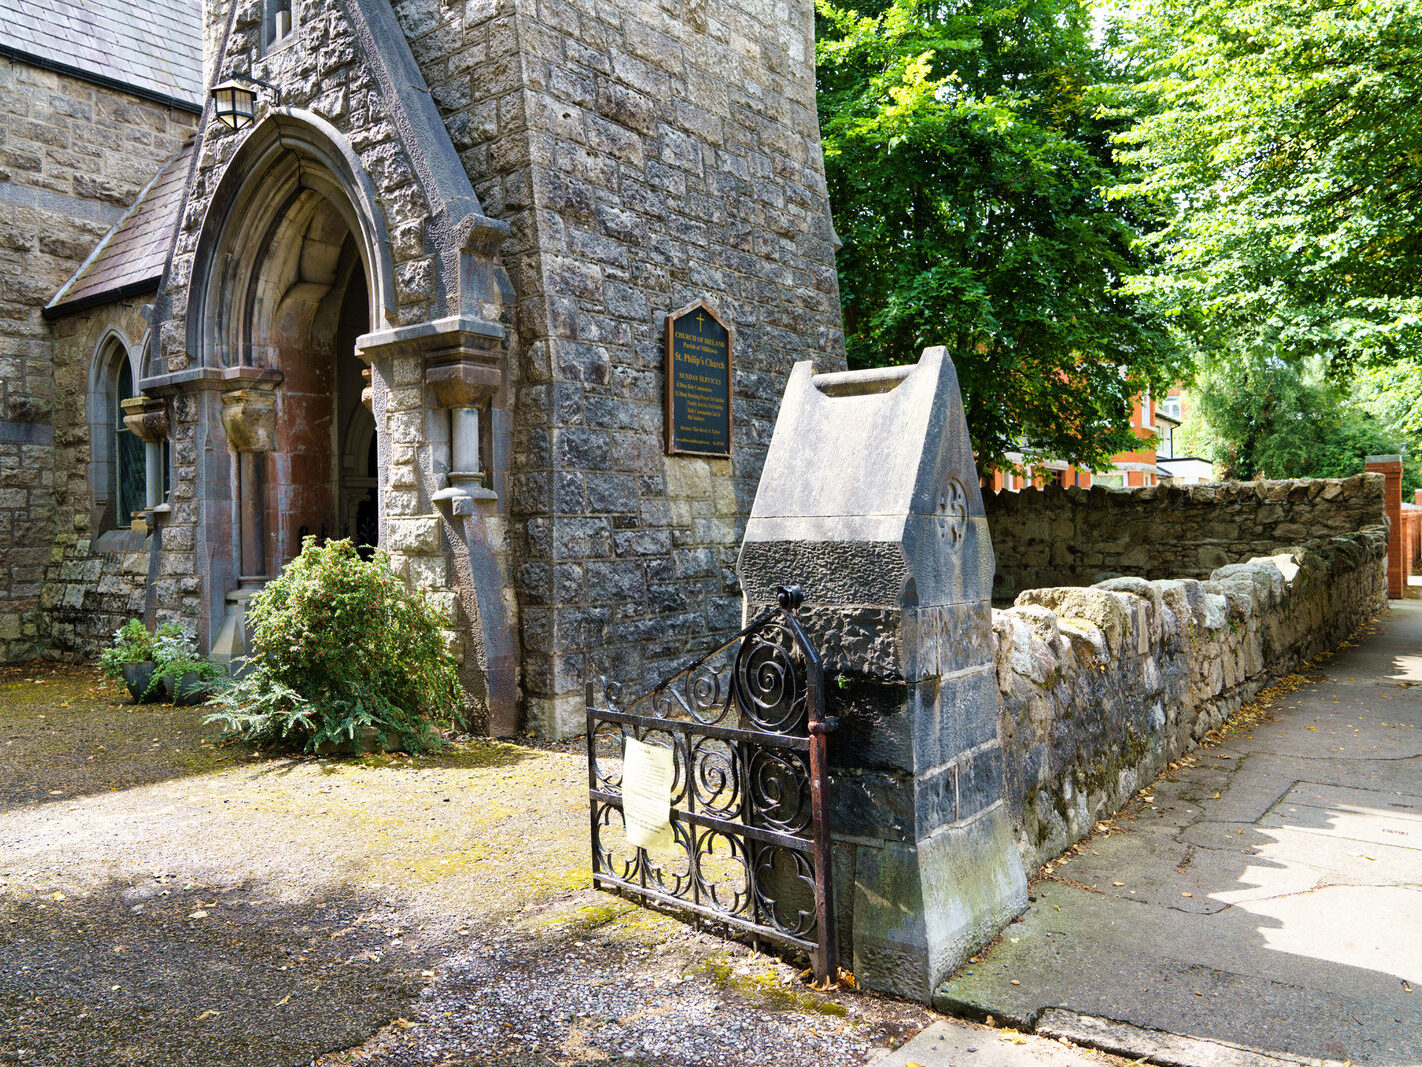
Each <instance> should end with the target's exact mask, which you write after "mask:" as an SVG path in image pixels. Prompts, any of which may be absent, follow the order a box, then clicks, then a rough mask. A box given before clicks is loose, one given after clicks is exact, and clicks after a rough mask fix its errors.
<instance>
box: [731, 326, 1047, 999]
mask: <svg viewBox="0 0 1422 1067" xmlns="http://www.w3.org/2000/svg"><path fill="white" fill-rule="evenodd" d="M739 571H740V576H741V582H742V585H743V588H744V591H745V610H746V611H747V613H750V612H753V611H756V610H759V608H760V607H762V606H763V605H765V604H767V603H769V602H770V601H771V600H773V598H774V589H775V587H776V586H778V585H787V584H791V583H798V584H799V585H800V586H801V587H802V588H803V590H804V594H805V606H804V608H803V609H802V610H801V612H800V613H799V614H800V617H801V619H802V621H803V622H804V624H805V626H806V629H807V630H808V631H809V634H810V637H811V638H812V640H814V641H815V642H816V644H817V645H818V647H819V649H820V652H821V655H822V657H823V659H824V665H825V673H826V676H827V679H828V684H827V686H826V690H827V699H828V701H829V713H830V714H831V715H834V716H837V717H838V718H839V719H840V722H841V727H840V729H839V731H838V732H837V733H835V734H833V735H831V737H830V742H829V761H830V769H831V804H830V807H831V815H830V830H831V834H832V836H833V844H834V851H835V899H836V907H837V910H838V923H837V925H838V929H839V937H840V952H841V955H842V956H843V957H845V958H847V959H852V963H851V964H850V966H851V969H852V970H853V971H854V974H855V976H856V978H857V979H858V980H859V981H860V982H861V983H862V984H863V985H865V986H867V987H868V988H870V989H875V990H880V991H884V992H890V993H894V994H897V995H900V996H906V997H912V998H914V999H916V1000H920V1001H927V1000H929V999H930V998H931V997H932V995H933V991H934V988H935V987H936V986H937V984H938V983H940V982H941V981H943V980H944V979H945V978H947V977H948V975H949V974H951V973H952V972H953V971H954V970H955V969H957V968H958V967H959V966H960V965H961V964H962V963H963V962H964V961H965V960H966V959H967V957H968V956H969V955H970V954H971V953H972V952H973V951H974V950H975V949H977V948H978V947H979V946H981V945H983V944H984V943H986V942H987V941H989V940H991V939H992V938H993V937H994V936H996V934H997V933H998V931H999V930H1000V929H1001V928H1002V927H1003V926H1004V925H1005V924H1006V923H1007V922H1009V921H1010V920H1011V919H1012V917H1013V916H1014V915H1015V914H1017V912H1019V911H1020V910H1021V909H1022V908H1023V907H1025V905H1026V898H1027V881H1026V876H1025V874H1024V871H1023V868H1022V861H1021V857H1020V855H1019V853H1018V851H1017V847H1016V843H1015V840H1014V838H1013V834H1012V827H1011V822H1010V819H1009V816H1008V811H1007V807H1006V796H1005V791H1004V786H1003V771H1002V752H1001V749H1000V746H999V744H998V738H997V680H996V675H995V668H994V664H993V634H992V608H991V602H990V595H991V590H992V579H993V553H992V545H991V542H990V540H989V537H988V529H987V519H986V518H985V517H984V513H983V506H982V497H981V495H980V491H979V488H978V478H977V474H976V469H975V466H974V462H973V454H972V448H971V446H970V444H969V441H968V431H967V424H966V422H965V421H964V416H963V406H962V398H961V396H960V395H959V392H958V382H957V376H956V373H955V372H954V369H953V364H952V362H951V361H950V360H949V359H948V357H947V356H946V354H945V353H944V351H943V349H941V348H937V349H929V350H928V351H926V352H925V353H924V354H923V358H922V359H921V360H920V361H919V363H918V365H917V366H916V367H891V368H886V369H882V370H874V371H858V372H851V373H844V374H821V375H816V374H814V373H813V371H812V368H811V365H810V364H809V363H800V364H797V365H796V367H795V369H794V371H793V373H792V374H791V376H790V381H789V383H788V385H787V387H786V391H785V398H784V400H783V401H782V403H781V408H780V415H779V418H778V420H777V422H776V425H775V434H774V437H773V438H772V440H771V444H770V451H769V453H768V454H767V456H766V461H765V470H764V473H763V474H762V476H761V481H760V486H759V489H758V491H757V493H756V499H755V505H754V507H753V509H752V511H751V516H750V520H749V523H748V524H747V527H746V535H745V542H744V545H743V546H742V549H741V557H740V564H739ZM836 675H837V676H838V677H837V678H835V677H834V676H836Z"/></svg>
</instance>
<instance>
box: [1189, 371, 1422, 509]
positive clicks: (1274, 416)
mask: <svg viewBox="0 0 1422 1067" xmlns="http://www.w3.org/2000/svg"><path fill="white" fill-rule="evenodd" d="M1199 385H1200V388H1199V389H1198V390H1197V392H1196V394H1195V407H1194V410H1193V411H1192V412H1191V418H1190V423H1191V425H1189V426H1188V427H1187V431H1188V432H1187V438H1188V441H1189V444H1190V446H1191V447H1192V448H1193V449H1195V450H1197V451H1198V452H1199V453H1200V454H1202V455H1205V456H1207V457H1208V458H1209V459H1210V460H1211V461H1212V462H1213V463H1214V464H1215V473H1216V476H1217V477H1220V478H1241V479H1249V478H1255V477H1264V478H1342V477H1347V476H1349V475H1353V474H1358V473H1360V472H1362V470H1363V469H1364V467H1365V465H1366V460H1367V457H1368V456H1370V455H1383V454H1390V453H1397V452H1403V453H1404V455H1405V463H1404V472H1403V482H1404V488H1405V489H1406V491H1407V492H1408V493H1411V492H1412V491H1413V490H1414V489H1417V488H1422V464H1419V462H1418V459H1417V458H1416V457H1415V456H1413V455H1412V453H1411V451H1410V450H1409V449H1407V448H1406V447H1405V446H1406V444H1407V443H1408V436H1409V435H1408V432H1407V430H1405V429H1403V428H1400V427H1399V426H1397V425H1396V424H1395V423H1394V422H1393V421H1392V420H1391V419H1390V418H1388V417H1385V416H1381V417H1380V415H1379V411H1378V410H1370V409H1369V408H1368V407H1367V406H1365V405H1364V404H1362V403H1358V402H1355V401H1353V400H1351V399H1350V398H1348V397H1347V396H1345V395H1344V393H1343V391H1342V390H1341V389H1340V388H1339V387H1338V386H1337V385H1335V384H1334V383H1332V382H1330V381H1328V379H1327V378H1326V377H1325V375H1324V373H1323V367H1322V363H1321V361H1320V360H1317V359H1315V360H1311V361H1309V362H1307V363H1304V364H1299V363H1292V362H1288V361H1286V360H1283V359H1280V358H1278V357H1277V356H1258V355H1255V356H1250V357H1247V358H1243V359H1237V360H1230V361H1220V362H1218V363H1216V364H1215V365H1214V366H1212V367H1211V368H1210V369H1209V370H1207V371H1206V372H1205V373H1204V374H1203V375H1202V376H1201V379H1200V383H1199ZM1374 399H1376V398H1374ZM1384 406H1385V405H1384Z"/></svg>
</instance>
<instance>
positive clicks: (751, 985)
mask: <svg viewBox="0 0 1422 1067" xmlns="http://www.w3.org/2000/svg"><path fill="white" fill-rule="evenodd" d="M691 973H692V975H693V976H697V977H702V978H705V979H707V980H708V981H709V982H710V984H711V985H712V986H714V987H715V988H717V989H720V990H723V991H726V992H732V993H737V994H739V995H740V996H741V997H744V998H745V999H746V1000H748V1001H750V1002H751V1003H752V1004H753V1005H755V1006H756V1007H761V1008H770V1009H772V1010H774V1011H801V1012H810V1013H814V1014H818V1015H833V1016H836V1017H840V1018H843V1017H844V1016H846V1015H848V1014H849V1010H848V1009H847V1008H846V1007H845V1006H844V1005H843V1004H839V1003H837V1002H835V1001H833V1000H830V999H829V998H828V997H824V996H821V995H819V994H817V993H814V992H812V991H810V990H808V989H806V988H805V987H804V986H801V985H799V984H798V983H796V984H792V983H790V982H787V981H786V980H785V979H784V978H783V977H782V976H781V975H780V974H778V973H776V971H775V970H774V969H773V968H772V967H771V966H765V967H755V966H752V967H751V968H750V969H748V970H747V969H744V968H737V966H736V965H735V964H733V963H732V962H731V959H730V957H729V956H712V957H711V958H710V959H708V960H705V961H703V962H702V963H701V964H700V965H699V966H698V967H697V968H696V969H695V970H694V971H692V972H691Z"/></svg>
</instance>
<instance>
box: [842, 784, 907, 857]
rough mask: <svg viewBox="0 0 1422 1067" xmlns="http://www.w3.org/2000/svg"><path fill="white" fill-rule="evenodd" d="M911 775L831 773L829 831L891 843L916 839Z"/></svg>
mask: <svg viewBox="0 0 1422 1067" xmlns="http://www.w3.org/2000/svg"><path fill="white" fill-rule="evenodd" d="M913 796H914V789H913V776H912V775H911V774H894V773H890V772H887V771H866V770H862V769H861V770H850V769H849V768H846V769H845V770H843V771H841V772H838V773H831V774H830V832H831V833H834V834H850V835H852V836H855V837H869V838H880V839H883V840H888V841H912V840H913V839H914V801H913Z"/></svg>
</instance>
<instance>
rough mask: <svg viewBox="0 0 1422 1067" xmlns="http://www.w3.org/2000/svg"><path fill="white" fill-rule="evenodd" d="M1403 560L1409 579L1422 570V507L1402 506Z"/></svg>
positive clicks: (1414, 505) (1413, 505)
mask: <svg viewBox="0 0 1422 1067" xmlns="http://www.w3.org/2000/svg"><path fill="white" fill-rule="evenodd" d="M1402 529H1403V533H1404V537H1403V560H1404V563H1405V565H1406V568H1407V577H1408V578H1411V577H1412V575H1413V574H1415V573H1418V572H1419V570H1422V567H1419V564H1422V507H1418V506H1417V505H1416V504H1403V505H1402Z"/></svg>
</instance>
